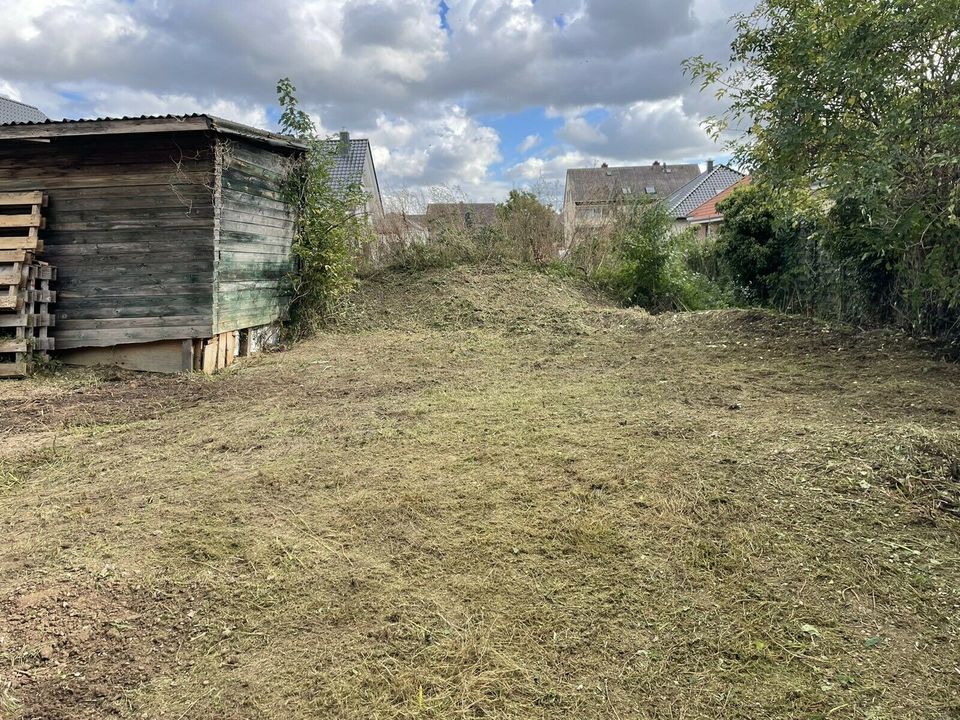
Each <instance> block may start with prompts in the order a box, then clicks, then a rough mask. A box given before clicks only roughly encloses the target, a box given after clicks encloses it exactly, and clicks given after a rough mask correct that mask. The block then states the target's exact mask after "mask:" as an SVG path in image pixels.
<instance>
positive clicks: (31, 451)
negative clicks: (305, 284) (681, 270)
mask: <svg viewBox="0 0 960 720" xmlns="http://www.w3.org/2000/svg"><path fill="white" fill-rule="evenodd" d="M78 390H79V391H82V392H80V393H79V395H78V394H77V392H78ZM0 394H2V397H3V399H4V400H5V402H7V403H14V404H16V403H22V404H23V405H24V406H29V408H30V409H31V410H42V411H43V415H42V416H40V415H37V417H39V418H41V419H40V420H39V421H38V422H37V423H36V424H34V425H30V424H27V423H23V422H18V423H16V424H12V423H7V424H5V425H4V432H5V437H4V441H3V443H2V445H0V447H2V449H3V453H2V456H0V457H2V460H0V463H2V468H0V535H2V540H3V542H2V543H0V601H2V602H5V603H6V606H5V607H12V608H14V610H13V611H12V613H13V614H14V615H17V616H20V617H22V621H18V620H7V621H4V622H2V623H0V640H2V643H0V656H2V658H3V660H4V661H5V662H4V669H3V670H0V698H2V703H3V704H0V708H3V710H4V712H5V713H7V714H8V715H10V716H11V717H14V718H19V717H24V718H31V717H40V716H43V717H64V718H67V717H70V718H73V717H103V716H109V714H110V713H113V714H116V715H119V716H121V717H147V718H156V717H173V718H316V717H331V718H348V717H356V718H450V717H462V718H475V717H498V718H532V717H546V718H554V717H555V718H568V717H590V718H594V717H596V718H610V719H612V720H620V719H624V720H625V719H626V718H700V717H703V718H707V717H709V718H747V717H750V718H755V717H765V718H767V717H769V718H778V717H779V718H796V717H811V718H812V717H823V718H827V717H829V718H867V717H869V718H876V719H879V718H890V719H891V720H892V719H893V718H930V717H953V716H955V715H960V691H958V681H960V675H958V671H957V667H960V637H958V634H960V631H958V627H960V623H958V620H960V610H958V608H960V590H958V588H960V582H958V581H960V545H958V543H957V537H958V535H957V533H958V529H960V525H958V519H957V517H956V516H955V515H954V514H953V512H952V507H953V506H952V505H951V502H952V500H951V498H953V497H955V495H954V494H952V493H956V491H957V485H956V484H955V483H954V481H955V478H954V477H953V472H954V470H953V468H954V465H955V462H956V458H957V454H956V453H957V440H958V423H960V416H958V412H960V407H958V404H960V403H958V401H957V398H958V397H960V370H958V368H957V367H956V366H954V365H950V364H947V363H943V362H940V361H938V360H937V359H936V358H934V357H932V356H930V355H928V354H924V353H923V352H922V351H920V350H919V349H917V348H916V347H914V346H912V345H910V344H909V343H907V342H906V341H903V340H902V339H900V338H899V337H897V336H891V335H883V334H873V335H861V334H855V333H851V332H849V331H845V330H843V329H830V328H827V327H825V326H822V325H819V324H812V323H809V322H807V321H804V320H800V319H795V318H786V317H781V316H776V315H770V314H765V313H754V312H744V311H722V312H711V313H699V314H687V315H666V316H658V317H656V318H654V317H650V316H648V315H646V314H644V313H642V312H639V311H624V310H617V309H613V308H610V307H608V306H606V305H604V304H602V303H600V302H599V301H597V300H595V299H593V298H591V297H589V296H586V295H584V294H582V293H581V292H579V291H578V290H577V289H576V288H574V287H572V286H570V285H568V284H566V283H564V282H563V281H560V280H556V279H550V278H548V277H546V276H543V275H537V274H531V273H527V272H524V271H521V270H503V269H493V270H486V271H482V272H481V271H476V270H472V269H469V268H460V269H454V270H444V271H436V272H429V273H425V274H422V275H417V276H413V277H410V276H399V275H398V276H390V275H388V276H385V277H381V278H380V279H378V281H377V282H375V283H372V284H371V285H370V286H369V287H368V288H367V290H366V292H365V293H364V295H363V297H362V298H360V301H359V302H358V304H357V306H356V307H355V308H354V309H353V311H352V312H351V315H350V318H349V320H348V321H346V322H345V323H344V325H343V326H342V327H340V328H339V329H337V330H335V331H333V332H330V333H328V334H325V335H323V336H321V337H318V338H317V339H315V340H313V341H311V342H308V343H305V344H303V345H301V346H298V347H296V348H294V349H293V350H291V351H289V352H286V353H280V354H271V355H266V356H263V357H261V358H259V359H256V360H254V361H251V362H248V363H245V364H244V365H243V366H242V367H240V368H239V369H238V370H237V371H235V372H232V373H231V374H229V375H228V376H225V377H221V378H218V379H216V380H214V381H203V380H196V379H192V380H183V379H158V378H138V377H135V376H118V377H115V378H113V379H111V380H103V379H97V378H92V379H91V377H90V376H89V375H84V376H81V377H80V378H79V379H78V380H77V384H76V385H72V384H71V381H70V376H69V374H68V375H67V376H65V377H64V378H60V379H57V380H56V381H53V382H50V381H44V380H37V381H33V382H31V383H28V384H25V385H24V384H16V385H14V384H10V385H4V386H2V387H0ZM35 425H40V426H41V429H40V432H41V433H42V438H43V441H42V443H41V445H40V446H39V447H36V446H34V445H29V444H28V443H29V437H30V433H32V432H35V431H36V427H35ZM44 590H47V591H50V592H53V593H54V594H55V597H56V598H61V597H65V598H69V600H68V605H69V606H70V607H67V608H64V607H62V604H63V603H62V602H53V601H51V602H46V601H43V602H40V603H39V604H38V605H35V606H33V607H28V609H26V610H24V609H22V608H20V606H19V605H18V603H21V604H22V599H23V597H25V596H27V595H29V594H30V593H34V592H38V591H44ZM57 593H59V594H57ZM70 613H76V614H75V615H71V614H70ZM84 627H87V628H88V629H89V630H91V631H92V637H87V634H86V633H82V629H83V628H84ZM58 628H60V630H61V633H60V634H59V635H58V634H56V632H57V629H58ZM110 628H113V631H111V630H110ZM118 628H119V629H118ZM46 643H52V645H53V652H52V653H49V654H50V655H51V657H50V659H46V660H44V659H43V658H40V657H39V655H37V654H36V653H33V654H31V653H30V652H29V651H30V650H31V649H34V650H36V649H37V648H40V647H42V646H44V645H45V644H46ZM74 673H79V675H74ZM65 687H67V688H70V689H71V690H72V692H70V693H62V692H61V693H59V694H58V692H59V690H62V689H63V688H65ZM91 687H94V688H96V692H93V691H92V690H91V689H90V688H91ZM57 713H59V714H57Z"/></svg>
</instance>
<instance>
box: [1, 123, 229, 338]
mask: <svg viewBox="0 0 960 720" xmlns="http://www.w3.org/2000/svg"><path fill="white" fill-rule="evenodd" d="M213 181H214V153H213V144H212V141H211V139H210V138H209V137H208V136H207V135H206V134H204V133H176V134H150V135H147V134H140V135H108V136H89V137H62V138H55V139H53V140H52V141H51V142H42V143H41V142H23V141H4V142H2V143H0V191H8V190H33V189H40V190H45V191H46V192H47V193H48V195H49V201H50V205H49V207H48V209H47V229H46V230H45V231H42V232H41V237H42V238H43V240H44V244H45V247H46V250H45V253H44V256H43V259H44V260H46V261H48V262H50V263H51V264H52V265H55V266H57V268H58V271H59V280H58V282H57V285H56V289H57V291H58V297H57V304H56V305H55V306H54V307H55V312H56V316H57V324H56V328H55V329H54V333H53V334H54V338H55V340H56V345H57V348H58V349H69V348H76V347H104V346H110V345H117V344H123V343H140V342H151V341H155V340H173V339H183V338H195V337H210V336H211V335H212V334H213V311H212V307H213V281H214V230H213V226H214V205H213V195H214V193H213V187H214V185H213Z"/></svg>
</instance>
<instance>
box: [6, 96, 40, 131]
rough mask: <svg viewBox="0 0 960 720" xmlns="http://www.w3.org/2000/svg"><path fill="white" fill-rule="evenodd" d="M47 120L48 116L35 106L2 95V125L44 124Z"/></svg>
mask: <svg viewBox="0 0 960 720" xmlns="http://www.w3.org/2000/svg"><path fill="white" fill-rule="evenodd" d="M46 119H47V116H46V115H44V114H43V113H42V112H41V111H40V110H39V109H38V108H35V107H34V106H33V105H27V104H26V103H22V102H19V101H17V100H11V99H10V98H8V97H5V96H3V95H0V125H6V124H7V123H34V122H44V121H45V120H46Z"/></svg>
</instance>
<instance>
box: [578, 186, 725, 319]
mask: <svg viewBox="0 0 960 720" xmlns="http://www.w3.org/2000/svg"><path fill="white" fill-rule="evenodd" d="M704 252H705V249H704V247H703V244H702V243H701V242H700V241H698V240H697V239H696V238H695V236H694V233H693V230H691V229H690V228H678V227H676V225H675V223H674V219H673V218H671V217H670V214H669V213H668V212H667V210H666V208H664V207H663V205H662V204H660V203H650V202H642V201H634V202H630V203H623V204H622V205H620V206H619V207H617V208H616V210H615V212H614V213H613V214H612V216H611V221H610V224H609V226H607V227H602V228H598V229H595V230H593V231H591V232H589V233H586V234H585V235H584V236H583V237H581V238H578V239H577V241H576V242H575V243H574V244H573V247H572V248H571V249H570V252H569V254H568V255H567V257H566V258H565V263H564V266H565V267H566V268H567V269H569V270H572V271H574V272H577V273H578V274H581V275H582V276H584V277H585V278H586V279H587V280H589V281H590V282H591V283H593V284H594V285H595V286H596V287H597V288H599V289H601V290H603V291H604V292H606V293H607V294H609V295H611V296H612V297H613V298H615V299H616V300H617V301H618V302H620V303H621V304H623V305H638V306H640V307H643V308H644V309H646V310H648V311H650V312H661V311H665V310H704V309H708V308H713V307H720V306H722V305H724V304H725V297H724V294H723V291H722V290H721V288H720V285H719V284H718V283H717V282H715V281H714V280H713V279H712V278H710V277H709V276H708V274H707V273H706V272H705V271H704V270H705V268H706V267H707V265H706V263H707V262H708V260H707V259H706V258H705V257H704Z"/></svg>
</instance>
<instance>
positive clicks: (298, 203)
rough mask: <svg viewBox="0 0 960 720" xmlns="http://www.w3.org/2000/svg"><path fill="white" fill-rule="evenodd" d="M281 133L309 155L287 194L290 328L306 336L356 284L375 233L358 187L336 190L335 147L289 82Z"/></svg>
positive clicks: (281, 97) (281, 86)
mask: <svg viewBox="0 0 960 720" xmlns="http://www.w3.org/2000/svg"><path fill="white" fill-rule="evenodd" d="M277 99H278V101H279V103H280V107H281V108H282V111H283V112H282V114H281V116H280V123H279V124H280V129H281V131H282V132H284V133H286V134H288V135H293V136H295V137H298V138H300V139H302V140H303V141H305V142H306V144H307V147H308V149H307V152H306V155H305V156H304V158H303V160H302V161H300V162H299V163H298V164H297V165H296V166H295V167H294V168H293V171H292V172H291V173H290V177H289V182H288V183H287V187H286V188H285V194H286V196H287V199H288V200H289V202H290V203H291V204H292V205H293V206H294V207H295V208H296V212H297V223H296V233H295V236H294V242H293V252H294V255H295V257H296V258H297V271H296V272H295V273H294V275H293V277H292V285H293V305H292V308H291V320H292V323H291V329H292V331H293V334H294V336H304V335H307V334H309V333H310V332H312V331H313V330H314V329H315V328H316V327H317V325H318V324H320V323H322V322H324V321H325V320H326V319H327V318H328V317H329V316H330V314H331V313H332V312H333V311H334V310H335V309H336V308H337V306H338V305H339V304H340V303H341V302H342V301H343V299H344V298H345V297H346V296H347V295H348V294H349V293H350V292H351V291H352V290H353V288H354V286H355V283H356V259H357V257H358V254H359V250H360V249H361V248H362V246H363V244H364V243H365V242H366V241H367V239H368V237H369V235H370V232H371V230H370V227H369V224H368V222H367V219H366V216H365V212H364V206H365V203H366V195H365V194H364V191H363V188H362V187H360V186H359V185H356V186H352V187H347V188H343V187H337V186H335V185H334V184H333V182H332V181H331V177H330V168H331V164H332V160H331V156H330V152H331V151H330V149H329V148H330V147H331V143H330V142H328V141H327V140H325V139H323V138H320V137H319V136H318V135H317V131H316V127H315V126H314V123H313V120H312V119H311V118H310V116H309V114H307V113H306V112H305V111H304V110H302V109H301V108H300V105H299V102H298V100H297V96H296V88H295V87H294V86H293V83H291V82H290V80H289V78H284V79H282V80H280V81H279V82H278V83H277Z"/></svg>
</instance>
